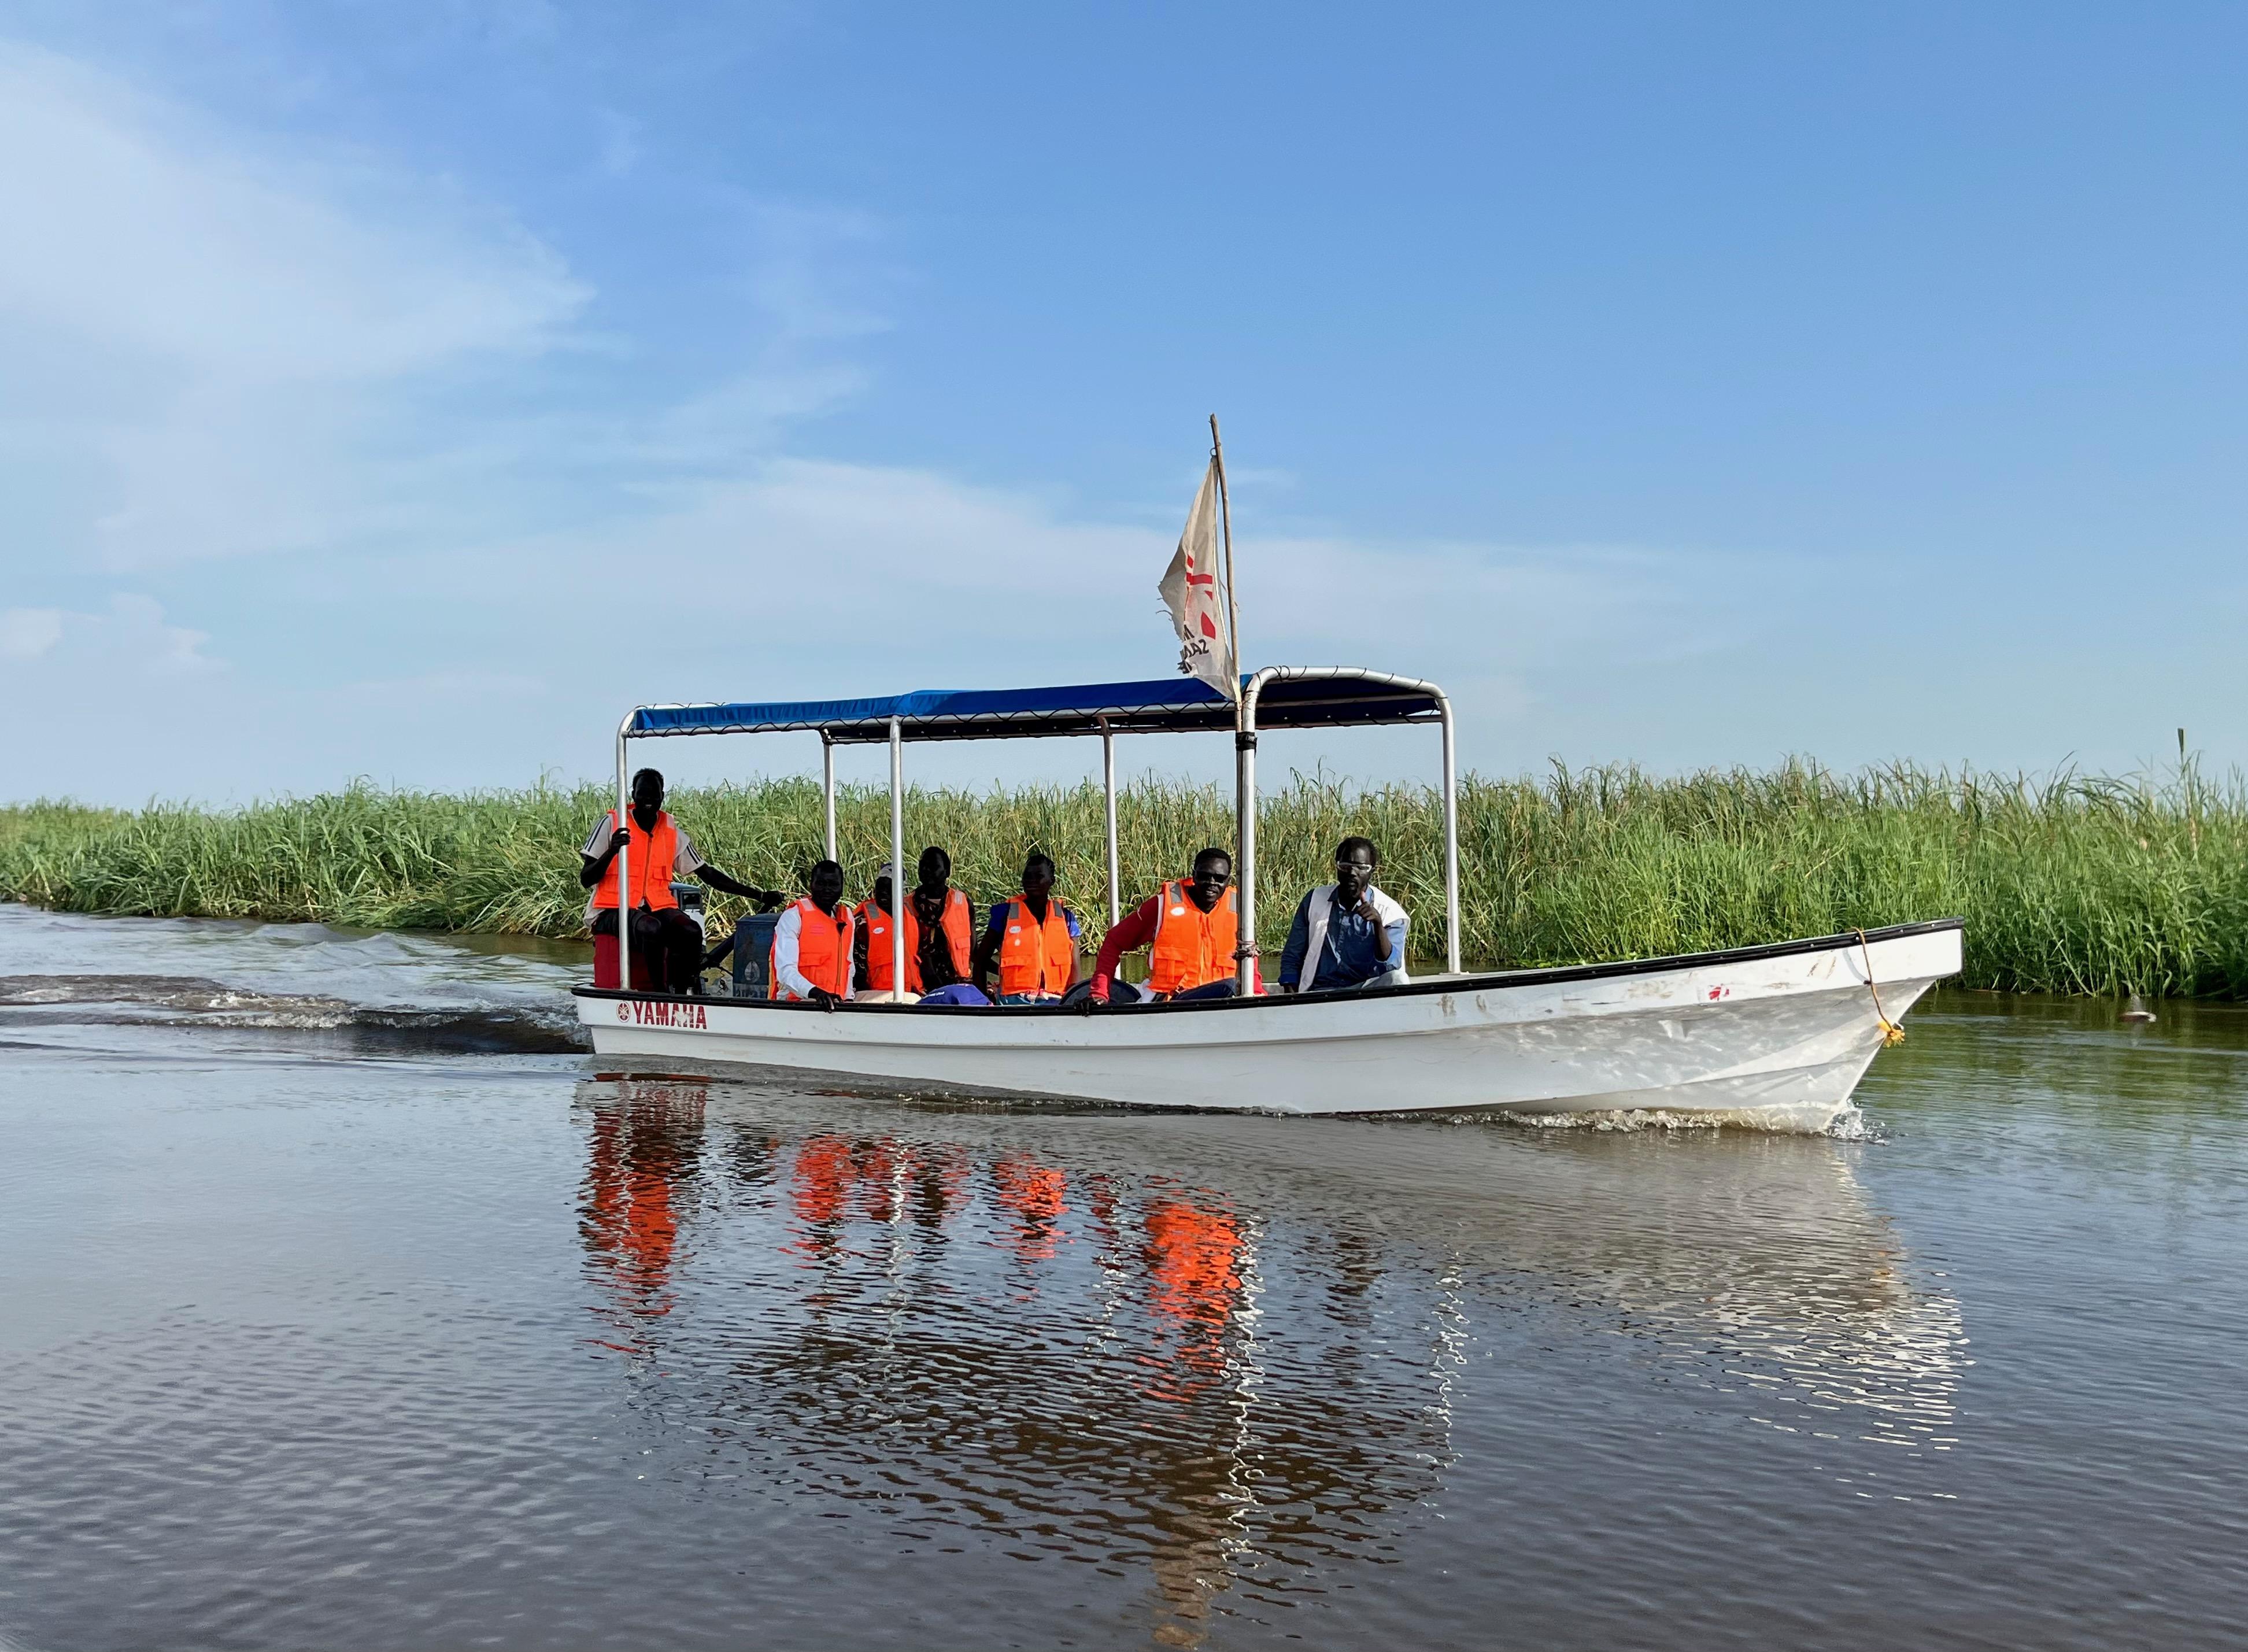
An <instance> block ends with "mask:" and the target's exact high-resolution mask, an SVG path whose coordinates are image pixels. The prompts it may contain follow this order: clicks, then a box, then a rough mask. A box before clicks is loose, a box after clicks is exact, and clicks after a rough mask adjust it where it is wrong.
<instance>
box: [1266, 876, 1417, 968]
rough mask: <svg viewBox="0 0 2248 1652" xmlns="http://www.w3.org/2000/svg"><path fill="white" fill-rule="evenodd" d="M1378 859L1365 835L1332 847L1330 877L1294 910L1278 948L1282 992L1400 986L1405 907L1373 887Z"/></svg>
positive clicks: (1403, 949)
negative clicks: (1284, 942) (1332, 874)
mask: <svg viewBox="0 0 2248 1652" xmlns="http://www.w3.org/2000/svg"><path fill="white" fill-rule="evenodd" d="M1377 864H1379V858H1378V857H1377V856H1376V855H1375V853H1374V845H1373V844H1372V843H1371V842H1370V841H1368V840H1367V839H1365V838H1345V839H1344V840H1342V841H1341V842H1340V843H1339V844H1337V845H1336V846H1335V858H1334V867H1335V881H1333V883H1323V884H1321V885H1320V886H1319V888H1316V889H1314V890H1312V892H1311V893H1310V894H1309V895H1306V896H1305V897H1304V899H1303V903H1302V904H1301V905H1300V906H1299V907H1298V908H1296V917H1295V922H1292V923H1291V924H1290V925H1289V926H1288V944H1287V945H1286V946H1285V947H1284V948H1283V949H1281V952H1280V990H1281V991H1283V992H1331V991H1334V990H1335V989H1337V988H1339V987H1388V986H1402V985H1403V984H1405V982H1406V981H1407V979H1408V977H1407V976H1406V974H1405V933H1406V930H1407V929H1408V923H1409V921H1408V919H1407V917H1406V916H1405V908H1403V907H1401V906H1399V905H1398V904H1397V903H1396V902H1395V901H1393V900H1391V899H1390V898H1389V897H1388V895H1384V894H1382V893H1381V890H1379V889H1377V888H1374V867H1375V866H1376V865H1377Z"/></svg>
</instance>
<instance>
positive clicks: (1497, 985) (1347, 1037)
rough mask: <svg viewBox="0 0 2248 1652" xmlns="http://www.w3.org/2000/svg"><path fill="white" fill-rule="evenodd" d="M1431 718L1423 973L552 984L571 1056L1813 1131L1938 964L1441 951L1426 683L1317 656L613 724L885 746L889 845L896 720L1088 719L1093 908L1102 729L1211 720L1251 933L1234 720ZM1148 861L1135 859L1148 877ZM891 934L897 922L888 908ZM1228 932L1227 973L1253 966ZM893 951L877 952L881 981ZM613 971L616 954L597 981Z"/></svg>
mask: <svg viewBox="0 0 2248 1652" xmlns="http://www.w3.org/2000/svg"><path fill="white" fill-rule="evenodd" d="M1363 723H1435V724H1436V725H1437V726H1438V727H1439V728H1440V730H1441V731H1442V735H1443V805H1444V828H1445V831H1444V836H1445V845H1444V848H1445V895H1446V902H1445V904H1446V920H1447V921H1446V923H1445V943H1446V950H1447V954H1448V959H1447V963H1448V967H1447V969H1446V970H1445V972H1444V973H1443V974H1441V975H1437V976H1432V977H1422V978H1420V979H1417V980H1415V981H1414V982H1413V983H1412V984H1409V985H1403V986H1395V987H1388V988H1382V989H1376V990H1361V991H1350V992H1318V993H1309V994H1303V995H1280V996H1271V997H1248V996H1244V997H1235V998H1231V999H1218V1000H1210V1001H1203V1002H1195V1003H1181V1004H1144V1005H1134V1006H1130V1007H1114V1008H1108V1009H1105V1010H1103V1011H1100V1013H1098V1014H1093V1015H1084V1014H1080V1013H1079V1011H1077V1010H1076V1009H1075V1008H1074V1007H1070V1006H1052V1007H1047V1006H1035V1007H1017V1008H1007V1009H990V1008H967V1007H953V1006H942V1007H940V1006H932V1005H919V1004H841V1005H838V1006H834V1007H832V1008H823V1007H821V1006H819V1005H817V1004H795V1003H776V1002H770V1001H766V1000H762V999H746V998H730V997H664V996H658V995H655V994H651V993H647V992H635V991H613V990H602V989H598V988H592V987H586V988H580V989H579V990H578V995H577V996H578V1005H579V1018H580V1019H581V1020H582V1021H583V1022H584V1024H585V1025H586V1027H587V1029H588V1030H589V1032H590V1033H591V1036H592V1038H593V1048H594V1051H595V1052H596V1053H598V1054H600V1055H605V1056H639V1057H652V1058H660V1059H663V1060H665V1061H666V1062H667V1063H670V1062H673V1061H679V1062H684V1063H686V1064H688V1065H690V1066H704V1065H741V1066H755V1067H764V1068H779V1069H785V1070H792V1071H796V1072H799V1073H805V1074H810V1075H818V1076H819V1077H821V1078H825V1079H827V1080H831V1081H832V1080H833V1079H835V1078H837V1077H848V1078H850V1079H853V1080H869V1081H874V1083H876V1084H877V1085H880V1086H883V1087H886V1088H894V1089H896V1090H899V1091H901V1092H907V1093H925V1092H936V1093H951V1094H966V1095H989V1096H1004V1097H1035V1098H1041V1099H1063V1100H1079V1101H1093V1102H1108V1103H1119V1104H1122V1105H1126V1106H1132V1107H1184V1108H1196V1109H1223V1110H1233V1111H1239V1110H1254V1111H1261V1112H1273V1113H1286V1114H1378V1113H1443V1114H1451V1113H1472V1112H1483V1111H1494V1110H1495V1111H1505V1112H1513V1113H1518V1114H1524V1113H1526V1114H1540V1115H1551V1114H1606V1113H1652V1114H1665V1115H1671V1116H1676V1117H1681V1118H1687V1117H1701V1118H1710V1117H1717V1118H1724V1117H1727V1116H1737V1117H1744V1118H1745V1117H1748V1116H1764V1117H1767V1118H1771V1117H1774V1116H1777V1117H1781V1118H1784V1119H1785V1120H1786V1121H1789V1122H1793V1123H1797V1124H1799V1126H1807V1127H1809V1128H1818V1126H1819V1125H1820V1124H1821V1123H1823V1122H1824V1121H1826V1120H1827V1119H1828V1118H1831V1117H1832V1116H1833V1114H1835V1113H1837V1112H1839V1111H1840V1109H1841V1108H1842V1107H1845V1106H1847V1103H1848V1101H1849V1098H1850V1094H1851V1092H1852V1090H1853V1089H1854V1087H1855V1086H1856V1085H1857V1082H1858V1080H1859V1079H1860V1078H1861V1077H1862V1076H1863V1074H1864V1073H1865V1071H1866V1069H1867V1067H1868V1066H1869V1065H1870V1064H1871V1063H1872V1061H1873V1059H1874V1056H1875V1055H1876V1054H1877V1053H1878V1052H1880V1050H1881V1046H1882V1045H1883V1043H1884V1042H1885V1041H1887V1040H1888V1039H1889V1038H1892V1037H1893V1036H1895V1022H1896V1019H1897V1018H1899V1017H1901V1016H1902V1015H1903V1014H1904V1012H1905V1011H1906V1010H1907V1009H1908V1008H1909V1006H1910V1005H1911V1004H1913V1003H1914V1002H1915V1001H1916V999H1917V998H1918V997H1920V995H1921V994H1922V993H1923V992H1925V991H1927V990H1928V989H1929V987H1930V986H1932V985H1934V984H1936V982H1938V981H1940V980H1942V979H1943V978H1944V977H1946V976H1950V975H1952V974H1955V973H1957V970H1958V969H1959V967H1960V928H1961V926H1960V923H1959V921H1958V920H1957V919H1948V918H1947V919H1940V920H1936V921H1934V922H1926V923H1916V924H1908V925H1903V926H1901V927H1896V928H1890V929H1874V930H1870V931H1866V932H1862V933H1859V932H1853V933H1851V934H1848V935H1837V936H1823V937H1820V938H1817V939H1813V940H1801V941H1790V942H1784V943H1779V944H1776V945H1770V946H1758V947H1747V948H1742V949H1735V950H1731V951H1726V952H1716V953H1707V954H1702V955H1698V956H1686V957H1672V958H1648V959H1635V960H1631V961H1628V962H1620V963H1597V964H1586V965H1579V966H1574V967H1571V968H1566V969H1545V970H1502V971H1496V972H1491V973H1485V974H1469V973H1466V972H1463V970H1461V968H1460V941H1459V935H1460V925H1459V874H1458V858H1459V857H1458V832H1457V815H1456V786H1455V779H1454V766H1453V737H1452V716H1451V708H1450V702H1449V701H1448V700H1447V698H1446V697H1445V696H1444V695H1443V691H1442V690H1441V689H1437V688H1436V686H1435V685H1434V684H1431V683H1427V682H1418V681H1416V680H1414V679H1411V678H1404V677H1396V676H1391V675H1386V674H1382V673H1376V672H1367V671H1360V670H1354V669H1347V668H1288V667H1281V668H1266V669H1265V670H1262V671H1259V672H1258V673H1256V674H1255V675H1251V676H1248V677H1244V679H1243V685H1242V693H1241V696H1240V698H1239V700H1238V701H1237V702H1236V701H1233V700H1229V699H1228V698H1227V697H1226V696H1223V695H1222V694H1220V693H1218V692H1217V690H1216V689H1212V688H1210V687H1209V686H1208V685H1207V684H1205V683H1203V682H1199V681H1196V680H1194V679H1186V680H1182V681H1176V682H1134V683H1105V684H1094V685H1090V686H1086V687H1081V688H1063V689H1025V690H1013V691H1005V690H1002V691H969V692H960V693H947V692H933V691H923V692H921V693H917V694H912V695H905V696H897V697H895V698H893V699H862V700H844V701H825V702H793V703H775V704H710V705H693V706H643V707H639V708H636V709H634V711H633V712H631V713H630V714H629V715H628V716H627V717H626V718H625V720H624V722H623V723H622V724H621V725H620V728H619V730H618V734H617V783H618V808H619V811H620V814H621V812H622V811H623V810H624V809H625V808H626V807H627V803H628V799H627V795H626V785H627V775H628V769H627V760H626V745H627V741H628V740H631V739H646V738H657V737H670V736H677V735H690V734H721V733H748V732H763V731H774V730H816V731H818V732H819V734H820V736H821V737H822V743H823V747H824V750H825V751H826V758H827V760H826V764H825V769H826V778H825V784H826V799H827V806H826V840H827V852H828V854H829V855H830V856H831V857H833V855H834V853H835V807H834V762H833V751H834V748H835V747H836V746H837V745H840V744H871V743H874V742H876V741H885V740H886V741H887V742H888V745H889V747H890V759H891V760H890V782H891V793H890V795H891V847H892V859H893V860H894V861H895V862H896V863H897V864H899V865H900V866H904V865H908V864H910V863H909V862H908V860H907V858H906V856H905V853H904V843H905V835H904V826H903V797H904V783H903V778H902V776H903V763H902V749H903V746H904V744H905V743H906V742H907V741H908V739H911V740H934V739H977V738H994V737H1056V736H1071V735H1079V736H1098V737H1100V740H1101V742H1102V747H1103V764H1102V770H1103V775H1104V782H1105V785H1106V786H1107V797H1108V809H1107V822H1108V873H1109V888H1108V909H1109V916H1110V920H1111V922H1114V920H1115V918H1116V916H1117V915H1118V913H1119V911H1120V910H1121V877H1120V873H1119V867H1118V864H1117V847H1116V828H1115V751H1114V737H1115V736H1117V735H1118V734H1121V733H1133V732H1146V731H1163V732H1176V731H1180V730H1196V729H1202V730H1228V731H1232V732H1234V733H1235V734H1236V749H1237V752H1238V754H1239V757H1238V768H1239V790H1238V801H1239V804H1240V810H1239V814H1238V817H1237V833H1238V837H1239V849H1238V854H1237V860H1238V863H1239V868H1240V873H1241V881H1240V903H1241V907H1242V931H1243V934H1244V936H1254V934H1255V904H1254V888H1255V875H1256V834H1255V825H1254V822H1255V816H1254V807H1253V805H1254V799H1255V796H1256V780H1255V756H1256V743H1257V738H1258V732H1259V730H1260V728H1261V729H1263V730H1271V729H1273V728H1305V727H1333V726H1340V725H1352V724H1363ZM1167 874H1168V875H1176V873H1175V871H1174V870H1172V869H1169V868H1150V869H1148V873H1147V877H1148V882H1149V883H1150V885H1151V887H1152V884H1153V882H1154V881H1155V879H1156V878H1157V877H1159V876H1162V875H1167ZM892 934H893V936H894V937H895V944H896V945H897V946H898V947H899V948H901V949H902V946H903V933H902V929H901V928H900V927H899V926H892ZM1254 956H1255V952H1254V948H1253V946H1247V945H1245V946H1244V956H1243V958H1242V961H1241V975H1242V978H1243V980H1244V983H1245V981H1246V980H1247V979H1248V978H1249V977H1250V975H1251V970H1252V967H1253V962H1254ZM902 964H903V960H902V958H898V959H896V960H895V961H894V968H895V969H896V970H897V973H898V974H899V975H900V976H901V975H902V973H903V969H902ZM620 978H622V979H624V980H627V981H629V980H631V979H632V976H631V973H630V966H629V960H628V958H627V963H626V965H625V972H624V974H623V975H622V977H620Z"/></svg>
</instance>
